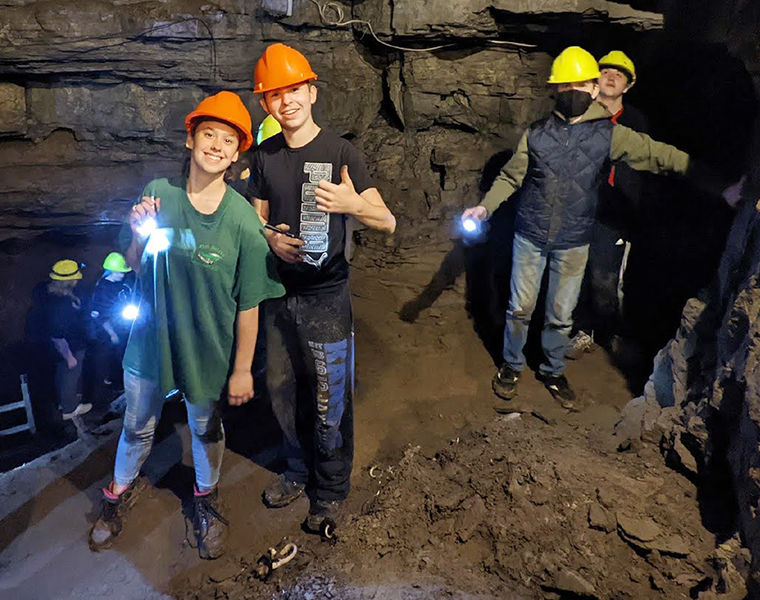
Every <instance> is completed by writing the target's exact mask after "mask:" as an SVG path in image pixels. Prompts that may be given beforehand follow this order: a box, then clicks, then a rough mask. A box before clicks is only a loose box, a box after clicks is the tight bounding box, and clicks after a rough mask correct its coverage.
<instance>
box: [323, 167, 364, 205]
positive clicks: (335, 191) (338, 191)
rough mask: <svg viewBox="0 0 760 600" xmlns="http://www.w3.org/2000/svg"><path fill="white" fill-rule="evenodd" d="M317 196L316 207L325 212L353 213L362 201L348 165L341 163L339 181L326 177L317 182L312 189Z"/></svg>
mask: <svg viewBox="0 0 760 600" xmlns="http://www.w3.org/2000/svg"><path fill="white" fill-rule="evenodd" d="M314 195H315V196H316V198H317V208H318V209H319V210H321V211H324V212H326V213H340V214H345V215H353V214H355V213H356V212H357V210H358V207H359V206H361V203H362V202H364V201H363V200H362V197H361V196H360V195H359V194H357V193H356V189H355V188H354V182H353V181H351V176H350V175H349V173H348V167H347V166H346V165H343V168H342V169H341V170H340V183H339V184H335V183H332V182H330V181H327V180H326V179H323V180H322V181H320V182H319V187H317V189H316V190H315V191H314Z"/></svg>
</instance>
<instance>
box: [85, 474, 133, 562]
mask: <svg viewBox="0 0 760 600" xmlns="http://www.w3.org/2000/svg"><path fill="white" fill-rule="evenodd" d="M112 489H113V482H111V483H110V484H109V486H108V487H107V488H103V501H102V503H101V505H100V516H99V517H98V520H97V521H95V524H94V525H93V526H92V529H90V536H89V544H90V550H92V551H93V552H97V551H98V550H105V549H106V548H110V547H111V544H112V543H113V540H114V539H115V538H116V537H117V536H118V535H119V534H120V533H121V530H122V527H123V526H124V516H125V515H126V514H127V511H129V509H130V508H132V505H134V503H135V500H136V499H137V496H139V494H140V492H141V491H142V490H143V489H145V481H144V480H143V479H142V477H138V478H137V479H135V480H134V481H133V482H132V483H131V484H130V485H129V487H128V488H127V489H126V490H124V491H123V492H122V493H121V494H119V495H118V496H117V495H116V494H114V493H113V491H112Z"/></svg>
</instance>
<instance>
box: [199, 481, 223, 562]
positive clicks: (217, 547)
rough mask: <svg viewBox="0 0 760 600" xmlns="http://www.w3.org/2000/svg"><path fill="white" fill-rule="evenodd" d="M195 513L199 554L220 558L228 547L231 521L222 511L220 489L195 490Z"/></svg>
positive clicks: (203, 556)
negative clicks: (208, 490) (228, 530)
mask: <svg viewBox="0 0 760 600" xmlns="http://www.w3.org/2000/svg"><path fill="white" fill-rule="evenodd" d="M194 500H195V514H194V515H193V531H194V533H195V539H196V541H197V542H198V554H199V555H200V557H201V558H204V559H206V560H214V559H215V558H219V557H220V556H221V555H222V554H224V551H225V550H226V547H227V529H228V527H229V524H230V523H229V521H227V519H225V518H224V517H223V516H222V515H221V514H220V513H219V510H220V506H219V491H218V490H217V488H214V489H213V491H211V492H204V493H201V492H199V491H198V488H197V487H196V488H195V490H194Z"/></svg>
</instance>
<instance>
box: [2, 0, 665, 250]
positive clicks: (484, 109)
mask: <svg viewBox="0 0 760 600" xmlns="http://www.w3.org/2000/svg"><path fill="white" fill-rule="evenodd" d="M287 4H288V3H287V2H286V0H262V1H261V2H259V1H254V2H247V1H244V0H212V1H209V2H199V1H196V0H166V1H160V2H159V1H158V0H156V1H147V2H145V1H142V0H139V1H138V0H85V1H82V2H76V3H69V2H64V1H63V0H61V1H56V0H48V1H42V0H0V47H2V52H0V182H1V183H2V185H0V230H2V232H3V237H4V236H6V235H21V234H23V233H24V232H28V231H33V230H38V229H48V228H56V227H61V226H71V225H90V224H95V223H98V224H102V223H109V222H114V221H118V220H120V219H121V218H122V215H123V214H124V212H125V210H126V209H127V207H128V206H129V205H130V204H131V203H132V201H133V200H134V198H135V197H136V196H137V195H138V194H139V192H140V190H141V188H142V186H143V185H144V184H145V182H146V181H147V180H149V179H150V178H152V177H155V176H163V175H166V174H169V173H172V172H176V170H177V169H178V165H179V164H181V162H182V158H183V157H184V152H183V145H184V144H183V142H184V132H183V126H182V123H183V118H184V115H185V114H186V113H187V112H188V111H189V110H191V109H192V108H193V106H194V105H195V104H196V103H197V102H198V100H199V99H200V98H202V97H203V96H204V95H207V94H210V93H213V92H216V91H218V90H219V89H232V90H234V91H236V92H238V93H240V95H241V96H242V97H243V99H244V101H245V102H246V104H247V105H248V106H249V108H250V109H251V111H252V113H253V114H254V120H255V121H256V122H258V121H259V120H260V119H261V118H262V117H263V113H262V111H261V109H260V108H259V107H258V103H257V101H256V99H255V98H254V95H253V94H252V93H251V88H252V75H253V68H254V65H255V61H256V59H257V58H258V56H259V55H260V53H261V51H262V50H263V48H264V47H265V46H266V45H267V44H269V43H271V42H273V41H283V42H286V43H289V44H292V45H295V46H297V47H298V48H300V49H301V50H302V51H304V52H305V53H306V54H307V55H308V57H309V58H310V60H311V61H312V63H313V66H314V68H315V70H316V72H317V73H318V74H319V75H320V82H321V83H320V100H319V103H318V108H317V118H318V120H319V122H320V123H322V124H324V125H326V126H328V127H330V128H332V129H334V130H336V131H337V132H338V133H340V134H341V135H345V136H348V137H350V138H352V139H355V140H356V141H357V143H358V144H359V145H360V146H362V147H363V148H364V150H365V151H366V152H367V154H368V156H369V158H370V164H371V167H372V169H373V171H374V172H375V174H376V176H377V178H378V181H379V183H380V185H381V186H382V187H381V189H382V190H383V192H384V193H385V195H386V196H387V198H388V200H389V202H390V204H391V205H392V206H393V208H394V210H395V211H396V212H397V213H399V214H400V216H401V222H402V223H405V224H414V223H415V222H418V223H423V222H425V223H428V222H429V220H430V219H433V220H437V219H440V218H441V217H442V216H443V215H445V214H448V213H449V212H451V211H452V210H454V209H455V208H456V209H458V208H460V207H461V206H463V205H464V204H465V203H467V202H472V201H474V199H475V197H476V196H475V192H476V185H477V181H478V179H479V176H480V171H481V170H482V168H483V166H484V165H485V163H486V162H487V160H488V159H489V158H490V157H491V156H492V155H493V154H495V153H496V152H497V151H499V150H503V149H504V148H506V147H511V146H513V145H514V143H515V141H516V139H517V137H518V135H519V132H520V130H521V129H522V128H523V127H524V126H525V125H526V124H527V123H529V122H530V121H531V120H533V119H535V118H536V117H537V116H539V115H540V114H542V113H543V112H544V111H545V110H546V108H547V106H548V104H547V98H548V90H547V89H546V86H545V85H544V81H545V78H546V76H547V74H548V70H549V66H550V62H551V53H553V52H556V50H558V49H559V47H561V46H562V45H563V44H564V42H565V41H566V40H567V39H568V38H569V37H571V36H569V35H568V32H567V31H566V26H565V25H563V23H564V22H565V21H566V20H567V19H568V18H569V16H570V15H571V13H577V15H576V16H575V17H573V18H572V21H573V29H574V32H573V37H578V38H591V37H594V36H593V33H594V31H598V28H599V27H601V26H604V27H605V31H608V33H606V34H605V36H612V35H619V36H622V37H623V38H626V37H627V38H632V37H635V36H637V35H639V33H640V32H642V31H656V30H658V29H659V28H661V27H662V17H661V15H659V14H657V13H655V12H646V11H641V10H635V9H632V8H631V7H629V6H627V5H624V4H616V3H612V2H605V1H601V0H584V1H580V0H553V1H550V0H545V1H542V2H540V3H536V2H524V1H522V0H467V1H464V0H458V1H456V2H450V1H449V0H446V1H443V0H426V1H419V0H415V1H412V0H406V1H400V0H395V1H390V0H355V1H353V2H347V1H344V2H338V3H331V4H329V5H328V4H327V3H325V2H322V1H321V0H320V1H319V2H316V1H315V0H294V1H293V2H292V16H286V15H285V14H284V9H286V7H287ZM348 19H356V20H359V21H367V22H370V23H371V25H372V27H373V30H374V31H375V32H376V33H377V35H378V36H379V37H380V38H381V39H382V40H384V41H386V42H389V43H392V44H394V45H403V46H410V47H416V48H420V47H430V46H431V45H442V44H443V45H446V46H447V47H446V48H445V49H443V50H441V51H439V52H435V53H430V52H401V51H399V50H395V49H393V48H389V47H387V46H383V45H381V44H380V43H378V42H377V41H376V40H375V39H374V38H373V37H372V36H371V35H370V34H369V31H368V26H367V25H366V23H361V22H356V21H355V22H354V23H353V25H351V26H335V25H331V23H336V22H339V21H345V20H348ZM595 28H597V29H595ZM506 41H516V42H518V44H517V45H515V44H511V43H509V44H505V43H503V42H506ZM497 42H498V43H497ZM463 149H466V152H463ZM434 229H436V226H435V224H433V226H432V227H431V230H434ZM404 232H408V233H410V235H412V234H411V232H409V231H408V230H407V229H403V228H402V231H401V235H402V237H403V235H404V234H405V233H404Z"/></svg>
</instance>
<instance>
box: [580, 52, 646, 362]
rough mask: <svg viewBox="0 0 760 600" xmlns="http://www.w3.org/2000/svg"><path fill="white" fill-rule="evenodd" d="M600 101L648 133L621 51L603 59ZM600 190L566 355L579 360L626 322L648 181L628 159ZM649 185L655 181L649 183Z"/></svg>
mask: <svg viewBox="0 0 760 600" xmlns="http://www.w3.org/2000/svg"><path fill="white" fill-rule="evenodd" d="M599 70H600V72H601V76H600V77H599V102H600V103H602V104H604V105H605V106H606V107H607V110H609V111H610V113H611V115H612V116H611V117H610V120H611V121H612V122H613V123H614V124H615V125H625V126H626V127H629V128H630V129H633V130H634V131H639V132H641V133H649V123H648V121H647V118H646V117H645V116H644V114H643V113H642V112H641V111H640V110H638V109H637V108H636V107H635V106H632V105H631V104H630V103H629V102H625V104H624V103H623V100H624V97H625V95H626V94H627V93H628V92H629V91H630V89H631V88H632V87H633V86H634V84H635V83H636V66H635V65H634V63H633V61H632V60H631V59H630V58H629V57H628V56H627V55H626V54H625V53H624V52H621V51H620V50H613V51H612V52H609V53H608V54H606V55H605V56H603V57H602V58H600V59H599ZM605 179H606V181H605V182H604V183H602V185H601V186H600V188H599V204H598V207H597V211H596V221H595V222H594V226H593V228H592V230H591V241H590V243H589V250H588V263H587V265H586V275H585V276H584V278H583V284H582V285H581V292H580V296H579V298H578V306H577V307H576V309H575V313H574V314H573V321H574V323H575V328H576V331H575V334H574V335H573V337H572V339H571V340H570V344H569V345H568V348H567V352H566V353H565V356H566V357H567V358H569V359H572V360H575V359H578V358H580V357H581V356H582V355H583V354H584V353H585V352H591V351H592V350H593V349H594V348H595V347H596V346H597V345H600V346H602V347H604V348H606V349H608V350H611V349H612V342H613V339H614V338H615V336H617V335H618V334H619V333H620V329H621V324H622V314H621V313H622V302H623V291H624V290H623V280H624V275H625V269H626V264H627V261H628V254H629V253H630V248H631V242H630V240H631V237H632V235H633V234H634V233H635V232H636V230H637V229H638V228H639V227H640V211H641V210H642V209H641V202H642V194H643V193H644V191H645V186H646V179H645V176H644V175H642V174H641V173H637V172H636V171H635V170H634V169H632V168H631V167H630V166H628V165H627V164H626V163H625V162H622V161H617V162H616V163H615V164H613V165H611V167H610V170H609V173H608V174H607V175H606V178H605ZM648 187H650V188H651V185H650V186H648Z"/></svg>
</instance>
